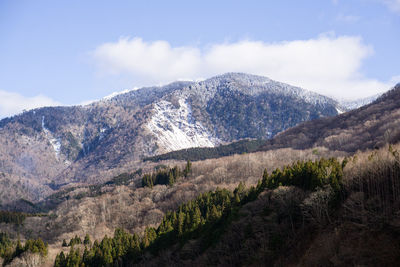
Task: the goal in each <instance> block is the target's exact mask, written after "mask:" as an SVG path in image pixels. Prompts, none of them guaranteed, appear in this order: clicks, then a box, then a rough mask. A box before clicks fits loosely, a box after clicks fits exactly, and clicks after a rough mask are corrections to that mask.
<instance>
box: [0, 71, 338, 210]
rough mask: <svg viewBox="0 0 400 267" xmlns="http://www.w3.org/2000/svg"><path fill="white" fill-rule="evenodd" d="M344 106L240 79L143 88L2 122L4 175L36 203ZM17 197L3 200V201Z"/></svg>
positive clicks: (0, 168)
mask: <svg viewBox="0 0 400 267" xmlns="http://www.w3.org/2000/svg"><path fill="white" fill-rule="evenodd" d="M339 108H340V107H339V106H338V103H337V102H336V101H334V100H332V99H330V98H328V97H324V96H321V95H318V94H315V93H312V92H309V91H306V90H303V89H301V88H298V87H293V86H290V85H287V84H284V83H279V82H275V81H272V80H270V79H268V78H265V77H260V76H253V75H247V74H241V73H228V74H225V75H221V76H217V77H214V78H211V79H208V80H205V81H202V82H175V83H171V84H169V85H166V86H162V87H150V88H142V89H139V90H134V91H130V92H127V93H124V94H120V95H117V96H114V97H112V98H105V99H103V100H101V101H98V102H94V103H92V104H90V105H86V106H72V107H50V108H40V109H35V110H31V111H27V112H24V113H22V114H20V115H17V116H14V117H12V118H7V119H3V120H1V121H0V173H1V175H2V176H3V177H4V181H5V180H7V184H12V186H13V187H14V188H15V190H14V191H15V192H19V193H18V197H20V196H21V195H25V198H27V199H29V200H36V199H38V198H40V197H42V196H43V195H45V194H47V193H50V192H51V191H52V190H56V189H57V188H58V187H59V186H61V185H63V184H67V183H71V182H84V183H99V182H104V181H105V180H107V179H110V178H111V177H113V176H114V175H117V174H119V173H122V172H124V171H126V170H131V169H133V168H136V167H140V166H141V164H142V163H141V161H140V160H141V159H142V158H143V157H146V156H154V155H157V154H160V153H165V152H170V151H173V150H177V149H182V148H189V147H214V146H217V145H219V144H223V143H226V142H231V141H235V140H239V139H242V138H261V139H267V138H271V137H273V136H275V135H276V134H277V133H279V132H281V131H283V130H285V129H287V128H289V127H292V126H295V125H296V124H298V123H300V122H303V121H308V120H313V119H318V118H321V117H327V116H334V115H337V114H338V113H339ZM1 192H5V191H3V190H1ZM8 192H9V191H8ZM15 198H17V196H13V195H12V194H5V193H1V194H0V201H3V202H5V201H9V200H12V199H15ZM0 204H1V203H0Z"/></svg>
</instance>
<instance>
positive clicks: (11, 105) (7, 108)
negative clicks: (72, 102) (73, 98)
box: [0, 90, 60, 118]
mask: <svg viewBox="0 0 400 267" xmlns="http://www.w3.org/2000/svg"><path fill="white" fill-rule="evenodd" d="M56 105H60V103H58V102H56V101H54V100H52V99H51V98H49V97H47V96H43V95H37V96H34V97H25V96H22V95H20V94H18V93H11V92H7V91H2V90H0V118H4V117H8V116H11V115H15V114H18V113H20V112H22V111H23V110H29V109H33V108H38V107H44V106H56Z"/></svg>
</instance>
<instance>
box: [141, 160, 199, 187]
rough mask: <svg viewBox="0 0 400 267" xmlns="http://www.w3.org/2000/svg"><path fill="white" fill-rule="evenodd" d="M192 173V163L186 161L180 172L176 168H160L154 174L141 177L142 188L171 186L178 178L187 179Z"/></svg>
mask: <svg viewBox="0 0 400 267" xmlns="http://www.w3.org/2000/svg"><path fill="white" fill-rule="evenodd" d="M191 171H192V163H191V162H190V161H189V160H188V161H187V162H186V165H185V168H184V169H183V170H181V169H180V168H179V167H178V166H175V167H173V168H168V167H165V168H162V169H159V170H157V171H156V172H152V173H146V174H144V175H143V177H142V186H143V187H150V188H152V187H153V186H155V185H158V184H161V185H170V186H172V185H173V184H174V183H175V182H176V181H177V180H178V179H179V178H181V177H185V178H187V177H188V176H189V174H190V173H191Z"/></svg>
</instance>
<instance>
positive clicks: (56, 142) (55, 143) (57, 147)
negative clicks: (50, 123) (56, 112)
mask: <svg viewBox="0 0 400 267" xmlns="http://www.w3.org/2000/svg"><path fill="white" fill-rule="evenodd" d="M42 129H43V132H44V133H45V134H46V137H47V139H48V140H49V142H50V144H51V146H52V147H53V149H54V152H55V153H56V158H57V159H58V158H59V156H60V151H61V139H60V138H54V137H53V134H52V133H51V131H50V130H49V129H47V128H46V126H45V123H44V116H42Z"/></svg>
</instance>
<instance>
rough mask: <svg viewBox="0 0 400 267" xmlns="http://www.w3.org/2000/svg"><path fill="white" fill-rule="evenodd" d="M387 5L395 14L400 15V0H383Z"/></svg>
mask: <svg viewBox="0 0 400 267" xmlns="http://www.w3.org/2000/svg"><path fill="white" fill-rule="evenodd" d="M381 1H382V2H383V3H385V4H386V5H387V6H388V7H389V8H390V9H391V10H392V11H393V12H396V13H399V14H400V0H381Z"/></svg>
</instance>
